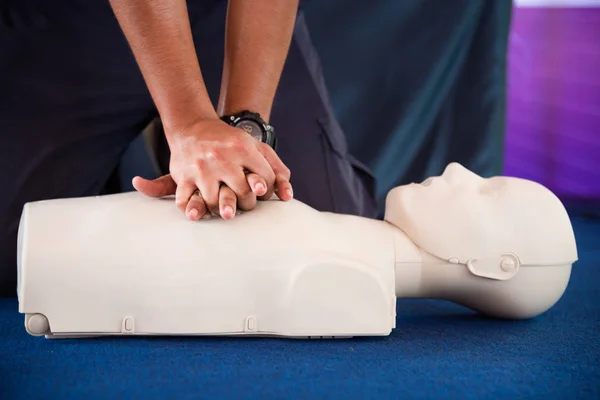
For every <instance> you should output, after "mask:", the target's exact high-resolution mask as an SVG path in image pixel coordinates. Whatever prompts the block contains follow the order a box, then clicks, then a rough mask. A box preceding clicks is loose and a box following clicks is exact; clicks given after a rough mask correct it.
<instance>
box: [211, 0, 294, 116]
mask: <svg viewBox="0 0 600 400" xmlns="http://www.w3.org/2000/svg"><path fill="white" fill-rule="evenodd" d="M297 10H298V0H255V1H248V0H229V6H228V10H227V30H226V36H225V60H224V64H223V79H222V81H221V96H220V98H219V108H218V111H219V114H221V115H222V114H234V113H236V112H240V111H243V110H251V111H254V112H258V113H260V115H261V116H262V117H263V118H264V119H265V120H267V121H268V120H269V118H270V115H271V106H272V104H273V98H274V97H275V91H276V90H277V86H278V84H279V79H280V77H281V72H282V70H283V64H284V63H285V59H286V57H287V54H288V50H289V47H290V41H291V38H292V33H293V30H294V25H295V22H296V13H297Z"/></svg>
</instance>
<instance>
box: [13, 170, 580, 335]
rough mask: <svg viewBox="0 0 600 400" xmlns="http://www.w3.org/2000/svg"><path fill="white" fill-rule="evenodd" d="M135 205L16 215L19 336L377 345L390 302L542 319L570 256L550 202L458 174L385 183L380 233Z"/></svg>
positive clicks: (390, 324)
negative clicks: (361, 339) (334, 340)
mask: <svg viewBox="0 0 600 400" xmlns="http://www.w3.org/2000/svg"><path fill="white" fill-rule="evenodd" d="M173 201H174V200H172V199H151V198H147V197H144V196H143V195H141V194H138V193H135V192H134V193H126V194H118V195H110V196H100V197H93V198H78V199H61V200H50V201H41V202H35V203H29V204H27V205H26V206H25V208H24V211H23V217H22V220H21V226H20V230H19V249H18V264H19V265H18V268H19V274H18V280H19V282H18V296H19V311H20V312H21V313H24V314H26V317H25V325H26V328H27V331H28V332H29V333H30V334H32V335H46V336H47V337H65V336H67V337H68V336H90V335H91V336H96V335H122V334H123V335H135V334H137V335H267V336H270V335H273V336H289V337H349V336H365V335H387V334H389V333H390V332H391V330H392V329H393V328H394V327H395V321H396V318H395V314H396V297H398V298H404V297H424V298H439V299H446V300H451V301H454V302H457V303H459V304H462V305H464V306H467V307H470V308H472V309H474V310H477V311H479V312H481V313H484V314H487V315H490V316H494V317H499V318H511V319H515V318H516V319H523V318H531V317H534V316H536V315H539V314H540V313H543V312H545V311H546V310H548V309H549V308H550V307H552V306H553V305H554V304H555V303H556V302H557V301H558V300H559V298H560V297H561V296H562V294H563V292H564V290H565V288H566V286H567V283H568V281H569V277H570V273H571V265H572V264H573V263H574V262H575V261H576V260H577V250H576V244H575V238H574V235H573V230H572V227H571V224H570V221H569V218H568V216H567V213H566V211H565V209H564V207H563V205H562V204H561V202H560V201H559V200H558V199H557V198H556V197H555V196H554V195H553V194H552V193H551V192H550V191H549V190H547V189H546V188H544V187H542V186H540V185H539V184H537V183H534V182H531V181H527V180H521V179H517V178H507V177H494V178H490V179H484V178H481V177H479V176H477V175H475V174H474V173H472V172H470V171H468V170H467V169H465V168H464V167H462V166H461V165H459V164H456V163H453V164H450V165H449V166H448V167H447V168H446V170H445V171H444V173H443V174H442V175H441V176H439V177H434V178H430V179H428V180H426V181H425V182H423V183H421V184H411V185H406V186H400V187H397V188H394V189H393V190H391V191H390V193H389V194H388V196H387V199H386V211H385V219H384V221H378V220H373V219H367V218H361V217H355V216H349V215H339V214H333V213H323V212H318V211H316V210H314V209H312V208H310V207H308V206H307V205H305V204H303V203H301V202H299V201H295V200H293V201H291V202H282V201H279V200H278V199H273V200H271V201H267V202H259V203H258V205H257V207H256V208H255V209H254V210H252V211H251V212H247V213H243V214H240V215H238V216H236V218H234V219H232V220H228V221H226V220H222V219H220V218H213V219H210V220H200V221H197V222H191V221H188V220H187V219H186V218H185V217H184V216H182V215H181V213H180V212H179V210H178V209H177V208H176V207H175V206H174V204H173Z"/></svg>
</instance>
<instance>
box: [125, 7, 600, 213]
mask: <svg viewBox="0 0 600 400" xmlns="http://www.w3.org/2000/svg"><path fill="white" fill-rule="evenodd" d="M301 7H302V10H303V14H304V17H305V19H306V21H307V23H308V26H309V30H310V34H311V35H312V40H313V43H314V46H315V47H316V49H317V51H318V53H319V56H320V57H321V63H322V67H323V72H324V75H325V81H326V85H327V87H328V89H329V92H330V96H331V101H332V103H333V107H334V110H335V113H336V115H337V117H338V119H339V122H340V124H341V126H342V128H343V129H344V131H345V134H346V136H347V138H348V142H349V148H350V152H351V153H352V154H353V155H354V156H355V157H356V158H358V159H359V160H361V161H363V162H364V163H365V164H367V165H368V166H369V167H370V168H371V169H372V170H373V172H374V173H375V175H376V177H377V182H378V184H377V194H378V198H379V200H380V204H381V206H382V205H383V204H382V203H383V201H382V200H383V199H384V197H385V195H386V193H387V191H388V190H389V189H390V188H392V187H394V186H397V185H400V184H405V183H409V182H413V181H421V180H423V179H424V178H426V177H428V176H431V175H437V174H440V173H441V172H442V171H443V168H444V167H445V166H446V165H447V164H448V163H450V162H452V161H457V162H460V163H462V164H463V165H465V166H466V167H468V168H470V169H471V170H473V171H475V172H477V173H478V174H480V175H483V176H491V175H499V174H504V175H510V176H517V177H522V178H527V179H531V180H534V181H537V182H540V183H542V184H543V185H545V186H547V187H548V188H550V189H551V190H552V191H554V192H555V193H556V194H557V195H558V196H559V197H561V198H562V199H563V200H565V201H570V202H573V203H578V204H588V203H589V204H591V203H596V204H598V203H600V0H516V1H510V0H486V1H483V0H481V1H479V0H452V1H440V0H403V1H398V0H377V1H352V2H348V1H345V0H329V1H324V2H321V1H313V0H305V1H303V2H301ZM136 146H137V147H138V150H135V149H136ZM136 151H137V153H136ZM140 157H141V156H140V152H139V144H134V146H133V148H132V151H131V152H129V154H128V155H126V157H125V159H124V161H123V163H124V164H123V165H124V168H122V171H125V173H124V176H126V178H124V179H123V185H125V186H130V183H129V181H130V177H131V175H132V173H131V172H130V171H129V170H130V169H132V168H133V169H136V170H137V172H136V173H141V174H144V175H146V176H148V175H150V172H151V171H140V168H142V167H141V165H143V163H140V160H139V159H140ZM127 189H131V188H130V187H127Z"/></svg>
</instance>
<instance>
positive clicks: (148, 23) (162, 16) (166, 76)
mask: <svg viewBox="0 0 600 400" xmlns="http://www.w3.org/2000/svg"><path fill="white" fill-rule="evenodd" d="M110 3H111V5H112V8H113V10H114V13H115V15H116V17H117V19H118V21H119V24H120V26H121V28H122V30H123V32H124V33H125V36H126V38H127V40H128V42H129V45H130V46H131V48H132V51H133V54H134V56H135V58H136V61H137V63H138V65H139V67H140V70H141V72H142V74H143V76H144V80H145V81H146V84H147V86H148V89H149V91H150V94H151V96H152V98H153V100H154V103H155V104H156V107H157V109H158V111H159V113H160V116H161V119H162V122H163V124H164V125H165V128H166V133H167V136H169V134H170V132H177V131H178V130H179V129H180V128H183V127H185V126H189V125H191V124H192V123H193V122H194V121H195V120H197V119H201V118H216V117H217V115H216V111H215V110H214V107H213V106H212V104H211V102H210V98H209V96H208V93H207V91H206V86H205V84H204V80H203V78H202V73H201V71H200V66H199V64H198V59H197V56H196V51H195V48H194V43H193V39H192V33H191V28H190V22H189V15H188V12H187V6H186V2H185V0H110Z"/></svg>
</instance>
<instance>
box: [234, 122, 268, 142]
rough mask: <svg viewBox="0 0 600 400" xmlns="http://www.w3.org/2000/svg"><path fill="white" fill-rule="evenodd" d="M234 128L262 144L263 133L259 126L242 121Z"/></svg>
mask: <svg viewBox="0 0 600 400" xmlns="http://www.w3.org/2000/svg"><path fill="white" fill-rule="evenodd" d="M235 127H236V128H240V129H243V130H245V131H246V132H247V133H249V134H250V135H251V136H252V137H254V138H255V139H256V140H258V141H260V142H262V140H263V131H262V128H261V127H260V125H259V124H257V123H256V122H254V121H250V120H247V119H246V120H242V121H240V122H238V123H237V125H236V126H235Z"/></svg>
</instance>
